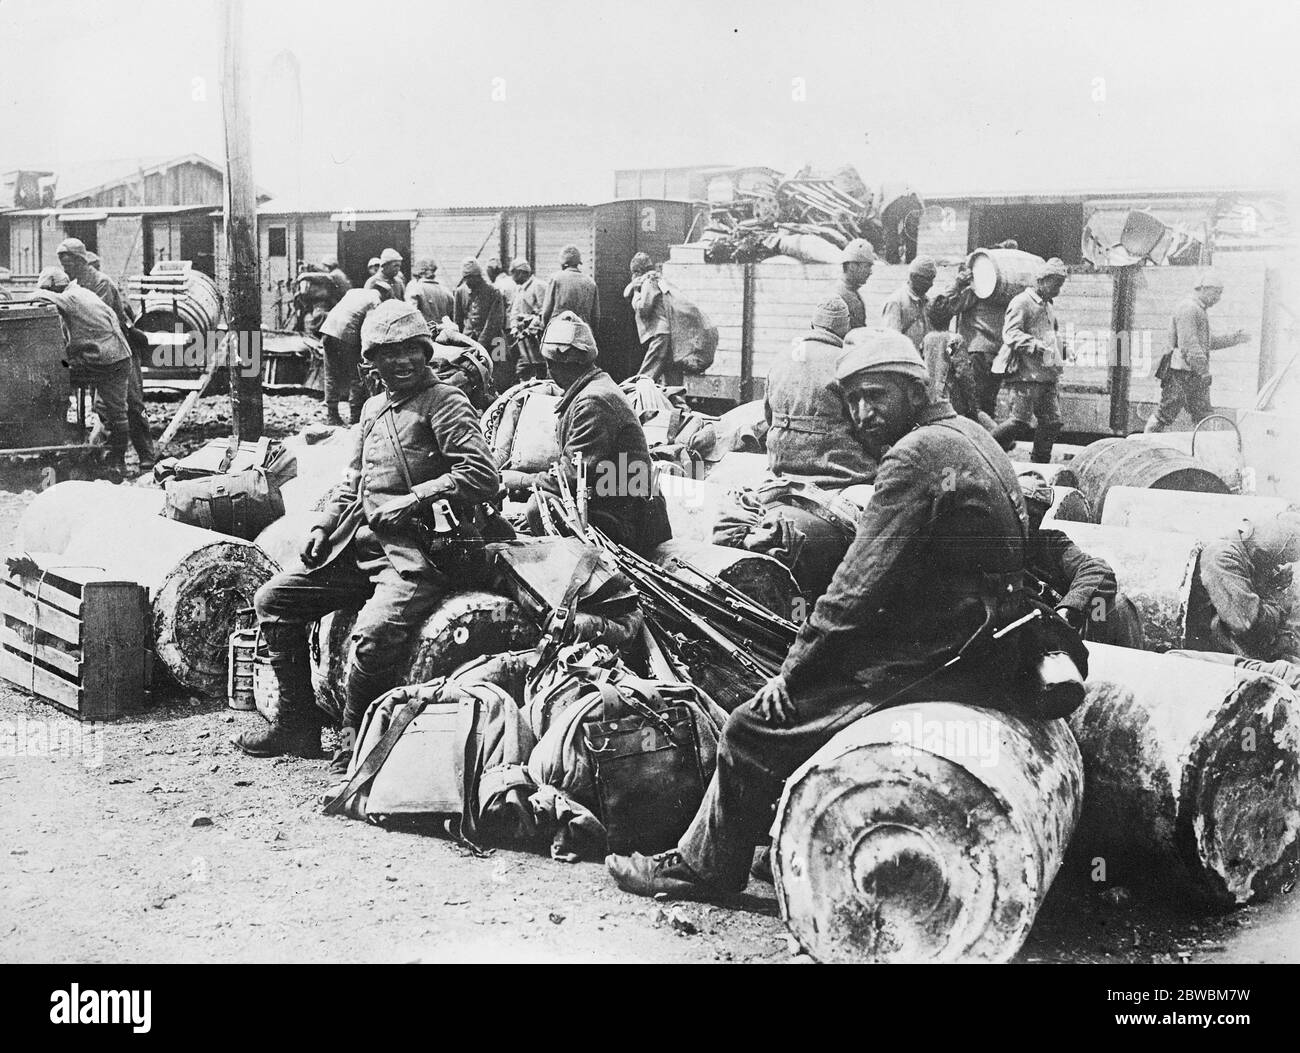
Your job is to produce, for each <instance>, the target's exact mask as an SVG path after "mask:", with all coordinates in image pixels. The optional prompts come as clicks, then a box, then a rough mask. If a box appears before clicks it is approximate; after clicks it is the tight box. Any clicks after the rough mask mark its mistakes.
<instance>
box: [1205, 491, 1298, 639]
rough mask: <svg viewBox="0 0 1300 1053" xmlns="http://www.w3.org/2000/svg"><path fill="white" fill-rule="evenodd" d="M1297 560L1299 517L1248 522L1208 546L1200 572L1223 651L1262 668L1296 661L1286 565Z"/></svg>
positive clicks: (1291, 595) (1283, 515)
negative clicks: (1252, 660)
mask: <svg viewBox="0 0 1300 1053" xmlns="http://www.w3.org/2000/svg"><path fill="white" fill-rule="evenodd" d="M1297 560H1300V512H1281V513H1279V514H1278V515H1276V516H1275V517H1273V518H1272V519H1267V520H1263V521H1261V522H1251V521H1250V520H1246V521H1244V522H1243V523H1242V525H1241V526H1240V527H1239V528H1238V529H1237V530H1234V531H1233V532H1232V533H1231V534H1230V535H1229V536H1227V537H1224V538H1220V539H1218V540H1217V541H1211V542H1209V543H1208V544H1207V545H1206V546H1205V547H1204V548H1203V549H1202V550H1201V555H1200V561H1199V564H1198V571H1199V577H1200V583H1201V586H1202V587H1203V588H1204V589H1205V594H1206V596H1207V597H1208V598H1209V601H1210V606H1211V607H1212V608H1213V609H1214V615H1213V618H1212V620H1211V622H1210V633H1211V635H1212V637H1213V640H1214V643H1215V644H1217V645H1218V647H1219V649H1220V650H1222V651H1230V652H1232V653H1234V654H1239V655H1244V656H1246V657H1247V658H1258V659H1260V660H1261V661H1264V662H1272V661H1276V660H1278V659H1282V660H1285V661H1289V662H1295V661H1297V660H1300V639H1297V625H1296V623H1295V621H1294V620H1293V608H1294V605H1295V599H1294V593H1293V591H1292V588H1293V587H1292V581H1291V573H1292V571H1291V567H1290V564H1292V563H1294V562H1296V561H1297Z"/></svg>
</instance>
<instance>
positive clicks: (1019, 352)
mask: <svg viewBox="0 0 1300 1053" xmlns="http://www.w3.org/2000/svg"><path fill="white" fill-rule="evenodd" d="M1066 273H1067V272H1066V269H1065V264H1064V263H1063V262H1061V260H1059V259H1057V258H1056V257H1055V256H1053V257H1052V258H1051V259H1050V260H1048V261H1047V262H1046V263H1045V264H1044V265H1043V267H1042V268H1041V269H1040V271H1039V273H1038V281H1037V282H1036V284H1035V285H1034V287H1033V288H1032V289H1026V290H1025V291H1024V292H1022V293H1019V294H1018V295H1016V296H1014V297H1012V300H1011V302H1010V303H1009V304H1008V305H1007V313H1006V319H1005V321H1004V322H1003V325H1002V349H1001V350H1000V351H999V352H998V357H997V359H996V360H995V361H994V363H993V372H994V373H995V374H997V373H1002V374H1005V375H1006V376H1008V377H1013V378H1014V379H1012V380H1010V381H1009V382H1008V383H1009V384H1010V387H1011V391H1012V400H1011V416H1010V417H1009V418H1008V419H1007V420H1006V421H1004V422H1003V423H1002V424H999V425H998V426H997V429H996V430H995V431H994V432H993V437H994V438H995V439H997V440H998V442H999V443H1000V444H1001V445H1002V448H1003V449H1004V450H1009V449H1011V446H1012V444H1013V443H1015V442H1017V441H1019V440H1021V439H1029V438H1032V439H1033V440H1034V448H1033V452H1032V453H1031V454H1030V457H1029V459H1030V460H1031V461H1033V462H1034V463H1035V464H1047V463H1049V462H1050V461H1051V459H1052V446H1053V445H1054V444H1055V442H1056V436H1057V435H1058V434H1059V433H1060V431H1061V396H1060V391H1059V390H1058V388H1059V384H1060V380H1061V373H1062V371H1063V370H1064V368H1065V362H1066V358H1067V356H1068V353H1069V349H1068V348H1066V347H1065V344H1064V341H1063V340H1062V339H1061V335H1060V332H1059V330H1058V329H1057V325H1056V312H1055V311H1054V310H1053V309H1052V301H1053V300H1055V299H1056V297H1057V296H1058V295H1059V294H1060V292H1061V287H1062V286H1063V285H1064V284H1065V278H1066ZM1031 420H1033V421H1035V422H1036V426H1035V425H1034V424H1031V423H1030V421H1031Z"/></svg>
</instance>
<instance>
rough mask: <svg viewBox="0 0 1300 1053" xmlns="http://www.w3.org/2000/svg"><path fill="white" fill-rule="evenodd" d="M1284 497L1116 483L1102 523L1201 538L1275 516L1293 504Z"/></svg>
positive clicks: (1107, 500)
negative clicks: (1245, 521) (1156, 488)
mask: <svg viewBox="0 0 1300 1053" xmlns="http://www.w3.org/2000/svg"><path fill="white" fill-rule="evenodd" d="M1293 507H1294V504H1293V503H1292V502H1291V501H1288V500H1286V499H1285V498H1281V497H1244V496H1241V495H1239V494H1198V493H1189V492H1187V491H1185V490H1139V489H1137V488H1135V487H1131V486H1113V487H1111V489H1110V493H1109V494H1108V495H1107V497H1106V511H1105V513H1104V514H1103V515H1102V517H1101V525H1102V526H1111V527H1126V528H1129V529H1133V530H1166V531H1169V532H1170V533H1174V534H1191V535H1193V536H1194V537H1198V538H1200V539H1201V540H1202V541H1211V540H1213V539H1214V538H1218V537H1225V536H1227V535H1229V534H1231V533H1232V532H1233V531H1235V530H1236V529H1237V527H1239V526H1240V525H1241V521H1242V520H1243V519H1253V520H1260V521H1262V520H1265V519H1272V518H1273V517H1274V516H1275V515H1277V514H1278V513H1279V512H1285V511H1286V510H1287V509H1289V508H1293Z"/></svg>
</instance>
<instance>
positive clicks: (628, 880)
mask: <svg viewBox="0 0 1300 1053" xmlns="http://www.w3.org/2000/svg"><path fill="white" fill-rule="evenodd" d="M605 866H606V867H608V868H609V872H610V874H612V875H613V877H614V881H615V882H616V883H617V884H618V887H619V888H621V889H622V890H623V891H624V892H631V893H633V894H634V895H637V896H647V897H651V896H652V897H654V898H655V899H705V900H708V899H721V898H725V896H724V894H723V893H721V892H720V891H719V890H718V889H715V888H713V887H712V886H711V885H709V884H707V883H706V882H705V881H704V879H703V878H701V877H700V876H699V875H698V874H697V873H695V871H693V870H692V869H691V868H690V867H688V866H687V865H686V860H684V859H683V858H682V856H681V853H680V852H678V851H677V850H676V849H672V850H670V851H667V852H660V853H658V854H657V855H653V856H643V855H642V854H641V853H640V852H633V853H632V854H631V855H630V856H614V855H610V856H606V857H605Z"/></svg>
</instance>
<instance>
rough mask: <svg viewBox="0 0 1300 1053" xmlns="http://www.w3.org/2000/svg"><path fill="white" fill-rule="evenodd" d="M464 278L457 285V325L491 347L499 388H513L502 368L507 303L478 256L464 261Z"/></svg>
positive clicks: (490, 352)
mask: <svg viewBox="0 0 1300 1053" xmlns="http://www.w3.org/2000/svg"><path fill="white" fill-rule="evenodd" d="M460 273H461V280H460V284H459V285H458V286H456V294H455V304H454V311H453V314H452V318H453V320H454V321H455V323H456V325H457V327H458V328H459V329H460V331H461V332H462V333H464V334H465V335H466V336H467V337H469V338H470V339H471V340H474V341H477V342H478V343H480V344H482V345H483V346H484V347H485V348H487V351H488V354H490V355H491V356H492V361H493V362H495V363H497V364H498V368H496V369H494V371H493V372H494V379H495V381H496V386H497V387H498V388H505V387H509V386H510V383H509V380H510V378H509V375H508V373H504V372H502V371H501V370H500V368H499V367H500V365H501V364H502V363H504V362H505V360H506V355H505V331H506V305H505V301H504V300H502V299H501V294H500V293H499V292H497V288H496V286H495V285H493V284H492V283H491V282H489V281H488V280H487V278H486V277H485V276H484V274H483V268H482V267H480V266H479V262H478V260H476V259H472V258H471V259H467V260H465V262H464V263H462V264H461V268H460Z"/></svg>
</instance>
